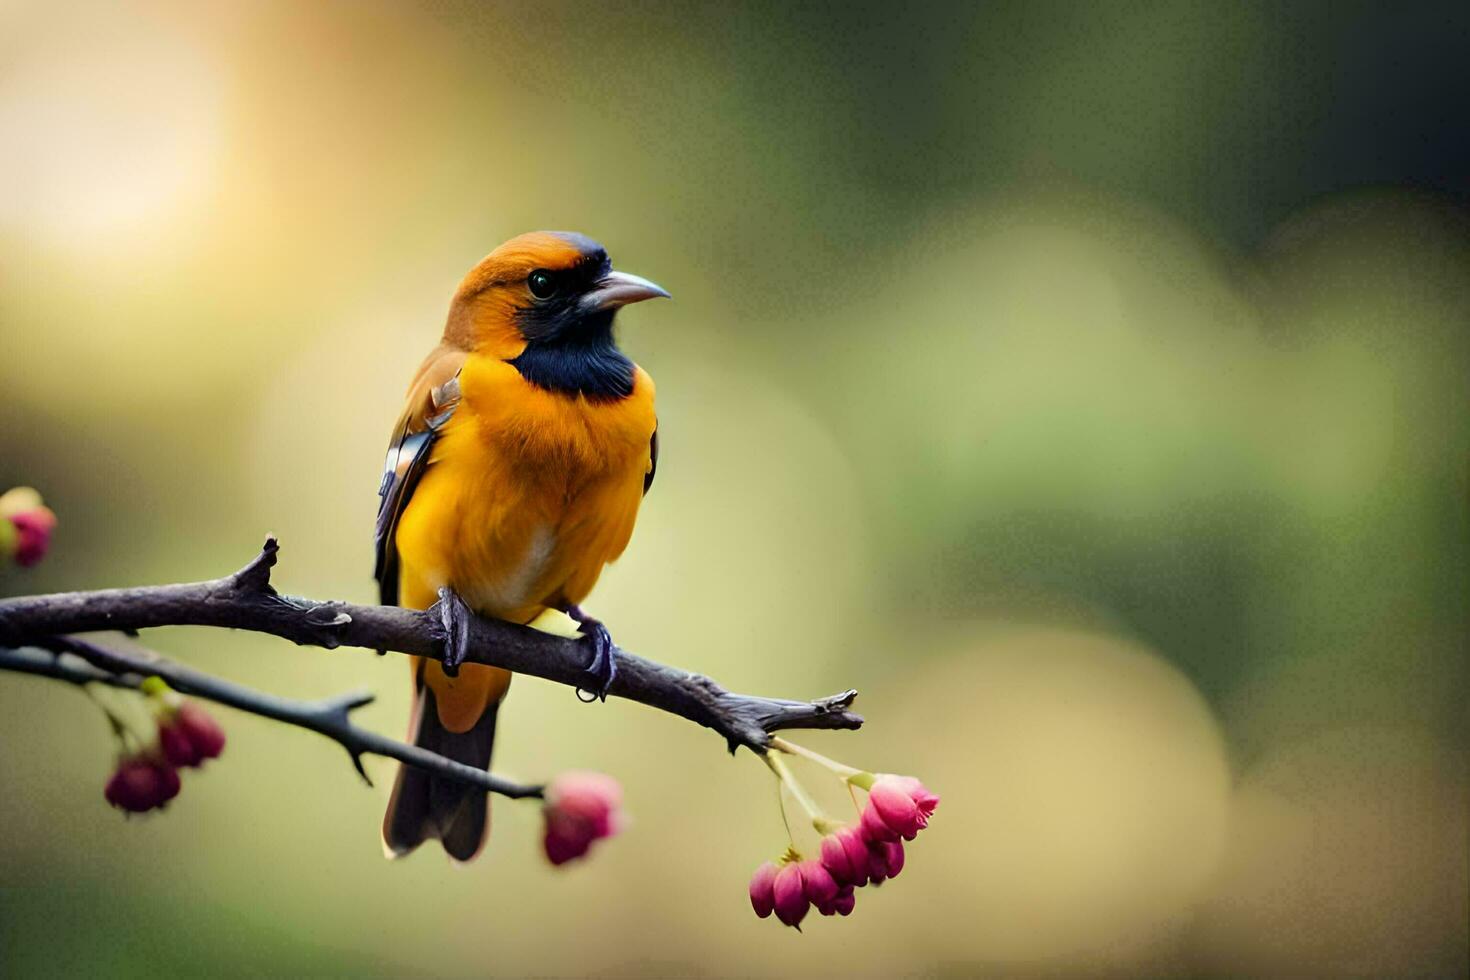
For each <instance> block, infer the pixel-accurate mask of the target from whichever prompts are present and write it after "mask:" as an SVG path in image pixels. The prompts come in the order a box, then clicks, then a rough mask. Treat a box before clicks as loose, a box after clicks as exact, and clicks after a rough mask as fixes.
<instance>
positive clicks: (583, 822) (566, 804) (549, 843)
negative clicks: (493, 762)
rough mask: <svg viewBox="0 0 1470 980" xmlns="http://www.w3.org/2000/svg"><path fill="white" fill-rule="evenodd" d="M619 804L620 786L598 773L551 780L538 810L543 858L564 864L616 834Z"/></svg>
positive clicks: (620, 815)
mask: <svg viewBox="0 0 1470 980" xmlns="http://www.w3.org/2000/svg"><path fill="white" fill-rule="evenodd" d="M622 802H623V790H622V787H620V786H619V785H618V782H617V780H615V779H613V778H612V777H611V776H604V775H603V774H602V773H597V772H567V773H563V774H562V775H560V776H558V777H557V778H556V779H554V780H552V782H551V785H549V786H547V787H546V803H545V805H544V806H543V808H542V814H543V815H544V816H545V818H546V836H545V839H544V844H545V848H546V857H547V859H548V860H550V861H551V863H552V864H557V865H560V864H565V863H566V862H568V861H570V860H572V859H573V858H579V857H581V856H582V855H584V854H586V853H587V849H588V848H589V847H591V846H592V842H593V841H596V840H600V839H602V838H604V837H611V836H612V835H614V834H616V833H617V832H618V830H619V829H621V825H622V811H621V809H620V807H621V806H622Z"/></svg>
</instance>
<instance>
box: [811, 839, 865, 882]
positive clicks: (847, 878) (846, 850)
mask: <svg viewBox="0 0 1470 980" xmlns="http://www.w3.org/2000/svg"><path fill="white" fill-rule="evenodd" d="M822 864H823V865H824V866H825V867H826V869H827V870H828V871H829V872H831V874H832V877H833V878H834V879H835V880H836V881H837V883H838V884H839V885H843V884H847V885H854V886H856V887H858V888H861V887H862V886H863V885H866V884H867V883H868V846H867V844H866V843H865V842H864V841H863V835H862V833H861V832H860V831H859V830H858V829H857V828H856V827H841V828H839V829H838V830H836V831H834V832H833V833H830V834H828V835H827V836H826V837H823V838H822Z"/></svg>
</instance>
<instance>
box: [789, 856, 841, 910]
mask: <svg viewBox="0 0 1470 980" xmlns="http://www.w3.org/2000/svg"><path fill="white" fill-rule="evenodd" d="M797 867H798V868H800V869H801V882H802V890H803V891H805V892H806V899H807V901H809V902H811V903H812V904H813V905H815V906H816V907H817V911H819V912H820V911H821V910H822V909H823V908H825V907H827V906H830V905H831V904H832V902H833V901H834V900H835V899H836V898H837V890H838V889H837V882H836V881H833V880H832V875H831V874H830V873H829V872H828V871H827V869H826V868H824V867H822V862H820V861H803V862H801V863H800V864H799V865H797ZM827 914H830V913H827Z"/></svg>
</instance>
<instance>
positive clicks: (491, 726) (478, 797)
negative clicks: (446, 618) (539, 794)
mask: <svg viewBox="0 0 1470 980" xmlns="http://www.w3.org/2000/svg"><path fill="white" fill-rule="evenodd" d="M499 707H500V706H499V704H498V703H496V702H494V701H492V702H490V703H489V704H487V705H486V706H485V710H484V713H483V714H481V715H480V718H479V720H478V721H476V722H475V724H474V726H473V727H471V728H470V729H469V730H468V731H465V732H458V733H457V732H451V731H449V730H448V729H446V728H445V727H444V724H443V723H442V722H441V721H440V720H439V711H438V707H437V705H436V704H435V701H434V690H433V688H431V687H429V686H428V685H427V684H423V685H420V686H419V688H418V691H417V693H416V694H415V695H414V709H413V715H412V720H411V721H410V722H409V734H410V735H412V736H413V741H414V744H415V745H417V746H419V747H420V748H424V749H428V750H429V751H430V752H437V753H438V754H439V755H442V756H445V757H446V758H449V759H453V760H454V761H456V762H463V763H464V764H465V765H467V766H475V767H476V768H479V769H485V770H488V769H489V768H490V752H491V750H492V749H493V748H494V747H495V716H496V714H497V713H498V711H499ZM489 836H490V795H489V794H488V793H486V792H484V791H483V790H478V789H475V788H473V787H470V786H466V785H465V784H464V783H459V782H455V781H454V780H450V779H443V778H441V777H438V776H433V775H430V774H429V773H427V772H424V771H423V770H422V769H415V768H413V767H412V766H399V768H398V778H397V780H395V781H394V783H393V795H392V796H391V797H389V799H388V812H387V813H386V814H385V815H384V816H383V852H384V853H385V854H386V855H387V856H388V857H390V858H397V857H402V856H403V855H405V854H407V853H409V852H410V851H412V850H413V849H414V848H416V847H418V846H419V845H420V844H422V843H423V842H424V841H425V840H427V839H429V838H430V837H436V838H438V839H439V842H440V843H441V844H442V845H443V846H444V850H445V851H446V852H447V853H448V854H449V856H450V857H452V858H454V859H455V860H456V861H461V862H464V861H473V860H474V859H475V857H476V856H477V855H478V854H479V853H480V849H481V848H483V847H484V846H485V841H486V839H487V838H488V837H489Z"/></svg>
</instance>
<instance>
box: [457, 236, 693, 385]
mask: <svg viewBox="0 0 1470 980" xmlns="http://www.w3.org/2000/svg"><path fill="white" fill-rule="evenodd" d="M668 295H669V294H668V293H667V292H665V291H664V290H663V289H662V288H660V287H659V286H657V285H655V284H653V283H651V282H649V281H648V280H647V279H644V278H642V277H640V276H635V275H631V274H629V273H626V272H616V271H614V270H613V267H612V262H611V261H609V259H608V257H607V250H606V249H604V248H603V247H602V246H601V245H599V244H597V242H594V241H593V240H592V239H590V238H588V237H586V236H585V235H579V234H576V233H575V232H567V231H533V232H529V233H527V234H525V235H519V236H517V237H515V238H512V239H511V240H510V241H508V242H506V243H505V244H504V245H501V246H500V247H499V248H497V249H496V250H495V251H493V252H491V253H490V254H489V255H487V256H485V258H484V259H482V260H481V261H480V263H479V264H478V265H476V266H475V267H474V268H473V269H471V270H470V272H469V275H467V276H465V278H464V281H463V282H461V283H460V285H459V289H458V291H456V292H455V294H454V302H453V303H452V304H451V306H450V309H449V321H448V323H447V325H446V326H445V330H444V336H445V339H446V340H448V341H450V342H451V343H454V344H456V345H457V346H460V347H463V348H465V349H466V350H473V351H477V352H480V353H484V354H489V355H492V356H495V357H498V358H501V359H502V360H507V361H510V360H514V359H516V358H518V357H520V356H521V355H522V354H523V353H525V352H526V351H527V350H528V349H533V348H534V349H535V350H534V351H533V353H536V352H537V351H541V350H548V351H549V350H554V349H560V348H572V349H577V350H580V349H584V348H587V347H594V346H598V345H607V346H609V347H610V346H611V345H612V320H613V315H614V314H615V313H617V311H618V309H619V308H620V307H623V306H627V305H628V304H629V303H637V302H641V301H642V300H645V299H654V298H656V297H659V296H668Z"/></svg>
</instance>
